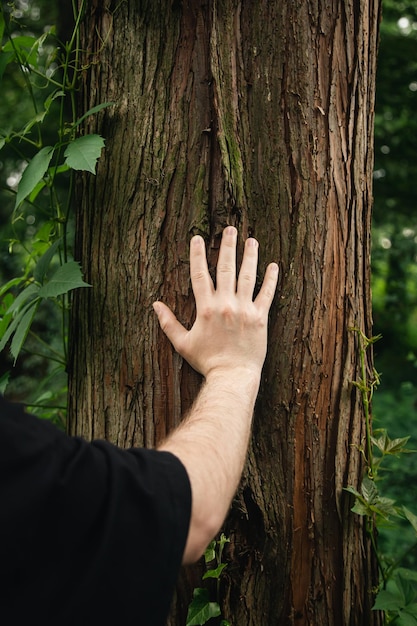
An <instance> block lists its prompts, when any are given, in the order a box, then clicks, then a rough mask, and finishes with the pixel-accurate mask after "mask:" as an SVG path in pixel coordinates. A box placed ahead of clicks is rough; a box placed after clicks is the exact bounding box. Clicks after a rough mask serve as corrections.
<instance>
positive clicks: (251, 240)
mask: <svg viewBox="0 0 417 626" xmlns="http://www.w3.org/2000/svg"><path fill="white" fill-rule="evenodd" d="M246 245H247V246H251V247H254V248H257V247H258V245H259V244H258V240H257V239H254V238H253V237H249V239H247V240H246Z"/></svg>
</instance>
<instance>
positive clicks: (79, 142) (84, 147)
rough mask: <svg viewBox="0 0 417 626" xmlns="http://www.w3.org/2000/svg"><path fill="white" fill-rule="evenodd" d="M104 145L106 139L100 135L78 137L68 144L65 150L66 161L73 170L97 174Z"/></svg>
mask: <svg viewBox="0 0 417 626" xmlns="http://www.w3.org/2000/svg"><path fill="white" fill-rule="evenodd" d="M103 147H104V139H103V138H102V137H100V135H85V136H84V137H78V139H74V141H72V142H71V143H70V144H68V146H67V148H66V150H65V152H64V157H65V162H66V164H67V165H68V166H69V167H71V168H72V169H73V170H83V171H86V172H91V173H92V174H95V173H96V164H97V159H98V158H99V157H100V154H101V150H102V148H103Z"/></svg>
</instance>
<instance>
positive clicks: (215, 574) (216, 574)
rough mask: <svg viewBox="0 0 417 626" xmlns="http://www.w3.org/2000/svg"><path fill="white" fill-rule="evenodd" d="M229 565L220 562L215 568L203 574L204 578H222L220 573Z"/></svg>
mask: <svg viewBox="0 0 417 626" xmlns="http://www.w3.org/2000/svg"><path fill="white" fill-rule="evenodd" d="M225 567H227V563H220V565H219V566H218V567H216V568H215V569H209V570H207V572H206V573H205V574H204V576H203V580H205V579H206V578H220V575H221V573H222V571H223V570H224V568H225Z"/></svg>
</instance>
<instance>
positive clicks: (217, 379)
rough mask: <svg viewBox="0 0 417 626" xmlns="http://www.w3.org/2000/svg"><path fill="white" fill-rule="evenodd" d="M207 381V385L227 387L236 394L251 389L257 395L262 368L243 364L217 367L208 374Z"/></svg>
mask: <svg viewBox="0 0 417 626" xmlns="http://www.w3.org/2000/svg"><path fill="white" fill-rule="evenodd" d="M205 381H206V385H211V384H213V385H218V386H219V387H220V386H221V387H225V388H227V389H228V390H229V391H232V392H233V391H234V392H236V394H239V393H241V392H242V391H247V392H248V391H251V392H252V393H254V394H255V395H256V394H257V393H258V389H259V384H260V381H261V370H260V369H259V368H251V367H247V366H243V365H236V366H233V367H216V368H213V369H211V370H210V371H209V372H208V373H207V374H206V376H205Z"/></svg>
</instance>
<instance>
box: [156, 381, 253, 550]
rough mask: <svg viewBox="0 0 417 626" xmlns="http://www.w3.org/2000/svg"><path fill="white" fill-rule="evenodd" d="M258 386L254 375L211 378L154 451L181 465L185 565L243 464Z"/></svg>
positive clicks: (212, 527) (219, 515)
mask: <svg viewBox="0 0 417 626" xmlns="http://www.w3.org/2000/svg"><path fill="white" fill-rule="evenodd" d="M258 387H259V375H257V374H256V373H255V374H254V372H253V371H251V372H249V371H247V370H244V369H241V370H237V371H234V372H229V373H226V372H224V373H220V372H216V373H214V374H212V375H211V376H209V377H208V379H207V380H206V381H205V383H204V385H203V387H202V389H201V391H200V393H199V395H198V397H197V399H196V401H195V403H194V405H193V407H192V409H191V410H190V412H189V414H188V416H187V417H186V418H185V420H184V421H183V422H182V424H181V425H180V426H179V427H178V428H177V429H176V430H175V431H174V432H173V433H172V434H171V435H170V436H169V437H168V438H167V440H166V441H165V442H164V443H163V444H161V446H160V447H159V449H160V450H168V451H170V452H172V453H173V454H175V455H176V456H177V457H178V458H179V459H180V460H181V461H182V463H183V464H184V466H185V468H186V470H187V473H188V476H189V479H190V483H191V490H192V514H191V524H190V532H189V537H188V542H187V546H186V550H185V553H184V562H190V561H194V560H196V559H197V558H198V557H199V556H201V554H202V552H203V551H204V549H205V548H206V546H207V544H208V543H209V542H210V540H211V539H212V538H213V536H214V535H215V534H216V533H217V532H218V530H219V529H220V527H221V525H222V523H223V521H224V518H225V517H226V515H227V512H228V510H229V507H230V503H231V500H232V498H233V496H234V494H235V492H236V489H237V487H238V484H239V480H240V476H241V473H242V470H243V466H244V463H245V458H246V452H247V447H248V441H249V436H250V431H251V423H252V415H253V408H254V404H255V400H256V396H257V392H258Z"/></svg>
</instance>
